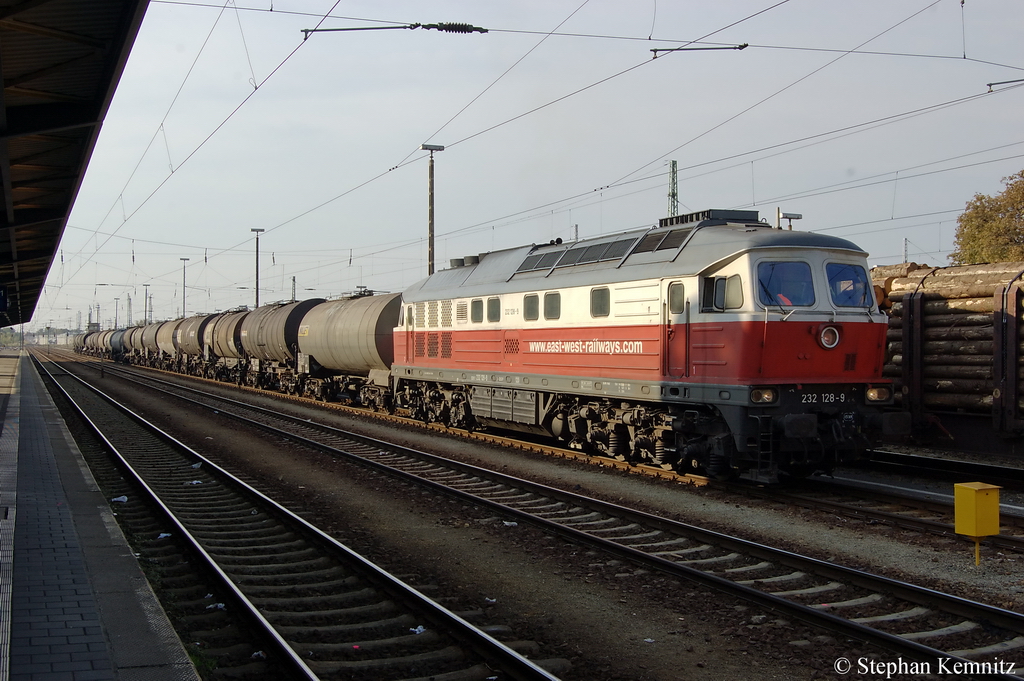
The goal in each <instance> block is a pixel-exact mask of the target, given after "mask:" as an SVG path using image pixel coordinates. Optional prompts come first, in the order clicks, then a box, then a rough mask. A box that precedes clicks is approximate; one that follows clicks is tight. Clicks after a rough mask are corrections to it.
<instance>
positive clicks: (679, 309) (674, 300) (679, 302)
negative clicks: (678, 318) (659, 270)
mask: <svg viewBox="0 0 1024 681" xmlns="http://www.w3.org/2000/svg"><path fill="white" fill-rule="evenodd" d="M684 293H685V291H684V290H683V285H682V284H681V283H679V282H678V281H677V282H675V283H672V284H669V285H668V312H669V314H683V312H685V311H686V296H685V295H684Z"/></svg>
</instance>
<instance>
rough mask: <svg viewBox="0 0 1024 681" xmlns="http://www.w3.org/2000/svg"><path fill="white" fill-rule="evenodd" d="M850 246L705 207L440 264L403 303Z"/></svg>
mask: <svg viewBox="0 0 1024 681" xmlns="http://www.w3.org/2000/svg"><path fill="white" fill-rule="evenodd" d="M764 248H791V249H814V250H822V249H825V250H834V251H847V252H849V253H850V254H853V255H861V256H866V255H867V253H865V252H864V251H863V250H862V249H861V248H859V247H858V246H857V245H856V244H854V243H852V242H850V241H847V240H846V239H840V238H838V237H833V236H827V235H824V234H814V233H811V232H794V231H789V230H780V229H775V228H773V227H771V226H770V225H767V224H765V223H763V222H758V216H757V211H720V210H708V211H702V212H699V213H690V214H688V215H680V216H676V217H672V218H666V219H663V220H661V222H660V223H659V225H658V226H657V227H652V228H649V229H636V230H631V231H628V232H622V233H620V234H615V235H605V236H600V237H595V238H592V239H583V240H580V241H576V242H572V243H550V244H541V245H537V244H532V245H527V246H519V247H516V248H510V249H506V250H502V251H494V252H491V253H484V254H481V255H480V260H479V263H476V264H472V265H464V266H461V267H453V268H452V269H448V270H442V271H440V272H437V273H435V274H433V275H431V276H430V277H427V278H426V279H423V280H421V281H419V282H417V283H415V284H413V285H412V286H410V287H409V288H408V289H406V291H405V292H404V293H403V299H404V300H405V302H418V301H426V300H450V299H454V298H468V297H473V296H486V295H497V294H500V293H516V292H526V291H538V290H544V289H551V288H563V287H571V286H593V285H596V284H604V283H615V282H621V281H633V280H636V279H652V278H661V277H680V276H692V275H697V274H700V273H701V272H704V271H714V270H717V269H718V268H720V267H722V266H723V265H725V264H726V263H728V262H729V261H731V260H733V259H735V258H737V257H739V256H740V255H742V254H743V253H746V252H748V251H751V250H754V249H764Z"/></svg>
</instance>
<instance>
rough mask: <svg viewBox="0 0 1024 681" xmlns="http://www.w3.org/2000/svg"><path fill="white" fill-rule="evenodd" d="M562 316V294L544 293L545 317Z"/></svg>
mask: <svg viewBox="0 0 1024 681" xmlns="http://www.w3.org/2000/svg"><path fill="white" fill-rule="evenodd" d="M561 316H562V294H561V293H558V292H555V293H545V294H544V319H558V318H559V317H561Z"/></svg>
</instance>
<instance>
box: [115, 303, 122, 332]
mask: <svg viewBox="0 0 1024 681" xmlns="http://www.w3.org/2000/svg"><path fill="white" fill-rule="evenodd" d="M120 302H121V299H120V298H114V330H115V331H116V330H117V311H118V309H119V308H120V307H121V306H120V305H119V304H118V303H120Z"/></svg>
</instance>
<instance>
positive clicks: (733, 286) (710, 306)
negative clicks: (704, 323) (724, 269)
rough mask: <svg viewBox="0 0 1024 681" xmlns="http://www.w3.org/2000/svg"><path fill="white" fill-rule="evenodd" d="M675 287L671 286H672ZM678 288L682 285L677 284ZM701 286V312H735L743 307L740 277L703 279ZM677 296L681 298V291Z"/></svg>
mask: <svg viewBox="0 0 1024 681" xmlns="http://www.w3.org/2000/svg"><path fill="white" fill-rule="evenodd" d="M676 285H677V284H673V286H676ZM678 286H679V287H680V289H681V288H682V286H683V285H682V284H678ZM702 286H703V287H704V290H703V292H702V294H701V299H700V311H701V312H725V311H726V310H737V309H739V308H741V307H743V279H742V278H740V275H738V274H734V275H732V276H729V277H704V279H703V280H702ZM671 294H672V288H671V286H670V287H669V295H670V296H671ZM679 295H680V297H682V292H681V291H680V294H679ZM680 304H682V303H680ZM680 312H681V310H680ZM672 314H679V312H673V313H672Z"/></svg>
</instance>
